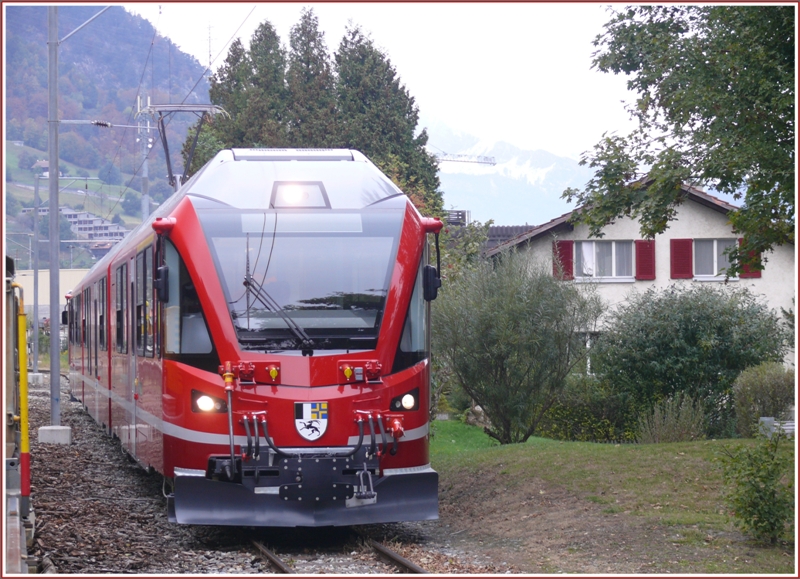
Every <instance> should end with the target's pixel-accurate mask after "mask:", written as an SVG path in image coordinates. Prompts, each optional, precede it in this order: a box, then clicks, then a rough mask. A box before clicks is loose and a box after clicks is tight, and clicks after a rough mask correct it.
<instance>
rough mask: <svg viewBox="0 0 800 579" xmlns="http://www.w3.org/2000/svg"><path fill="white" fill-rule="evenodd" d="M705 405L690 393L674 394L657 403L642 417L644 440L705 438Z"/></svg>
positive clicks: (641, 425)
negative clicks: (651, 410)
mask: <svg viewBox="0 0 800 579" xmlns="http://www.w3.org/2000/svg"><path fill="white" fill-rule="evenodd" d="M705 422H706V421H705V416H704V415H703V408H702V405H700V404H698V403H696V402H695V401H694V400H692V399H691V398H690V397H689V396H674V397H670V398H667V399H666V400H664V401H662V402H661V403H659V404H657V405H656V406H655V408H654V409H653V413H652V414H647V415H644V416H640V417H639V437H638V440H639V442H641V443H644V444H649V443H659V442H691V441H692V440H699V439H701V438H703V433H704V432H705Z"/></svg>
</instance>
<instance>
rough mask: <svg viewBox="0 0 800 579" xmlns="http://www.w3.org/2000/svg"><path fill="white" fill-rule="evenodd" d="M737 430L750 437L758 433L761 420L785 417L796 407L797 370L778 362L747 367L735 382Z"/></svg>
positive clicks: (740, 433)
mask: <svg viewBox="0 0 800 579" xmlns="http://www.w3.org/2000/svg"><path fill="white" fill-rule="evenodd" d="M733 397H734V408H735V409H736V431H737V433H738V434H739V435H740V436H743V437H745V438H750V437H752V436H754V435H755V434H756V432H757V425H758V419H759V418H760V417H762V416H771V417H774V418H778V419H782V418H785V417H786V412H787V410H789V407H790V406H792V405H793V404H794V402H795V401H794V370H787V369H786V368H784V367H783V364H780V363H778V362H765V363H763V364H759V365H758V366H754V367H752V368H748V369H747V370H745V371H744V372H742V373H741V374H739V377H738V378H737V379H736V381H735V382H734V383H733Z"/></svg>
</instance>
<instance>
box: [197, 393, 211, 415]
mask: <svg viewBox="0 0 800 579" xmlns="http://www.w3.org/2000/svg"><path fill="white" fill-rule="evenodd" d="M197 407H198V408H199V409H200V410H202V411H203V412H208V411H209V410H214V399H213V398H211V396H200V397H199V398H198V399H197Z"/></svg>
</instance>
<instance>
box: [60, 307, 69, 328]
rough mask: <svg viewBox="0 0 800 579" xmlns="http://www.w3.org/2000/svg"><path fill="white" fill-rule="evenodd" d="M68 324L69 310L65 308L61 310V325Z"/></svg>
mask: <svg viewBox="0 0 800 579" xmlns="http://www.w3.org/2000/svg"><path fill="white" fill-rule="evenodd" d="M68 324H69V312H67V310H63V311H62V312H61V325H62V326H66V325H68Z"/></svg>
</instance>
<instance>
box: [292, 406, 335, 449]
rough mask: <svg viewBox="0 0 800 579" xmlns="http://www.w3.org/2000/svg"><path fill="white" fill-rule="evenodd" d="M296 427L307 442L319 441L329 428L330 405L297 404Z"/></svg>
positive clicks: (295, 408)
mask: <svg viewBox="0 0 800 579" xmlns="http://www.w3.org/2000/svg"><path fill="white" fill-rule="evenodd" d="M294 425H295V427H296V428H297V432H299V433H300V436H302V437H303V438H305V439H306V440H317V439H318V438H319V437H320V436H322V435H323V434H325V429H326V428H328V403H327V402H295V403H294Z"/></svg>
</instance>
